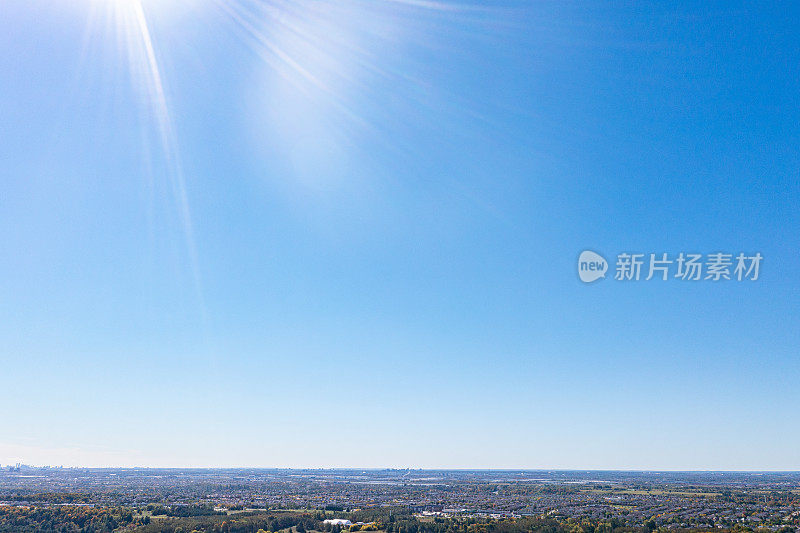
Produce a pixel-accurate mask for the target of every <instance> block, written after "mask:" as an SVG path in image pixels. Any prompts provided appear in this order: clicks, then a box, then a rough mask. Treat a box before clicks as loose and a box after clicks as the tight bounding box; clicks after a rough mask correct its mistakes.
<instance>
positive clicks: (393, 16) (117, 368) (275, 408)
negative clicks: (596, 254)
mask: <svg viewBox="0 0 800 533" xmlns="http://www.w3.org/2000/svg"><path fill="white" fill-rule="evenodd" d="M141 1H142V3H141V5H139V4H138V2H137V0H92V1H90V0H69V1H68V0H60V1H53V0H3V1H2V2H0V185H2V189H0V250H2V254H0V360H1V361H2V371H0V419H2V423H0V463H4V464H6V463H11V462H16V461H23V462H27V463H33V464H64V465H84V466H105V465H109V466H130V465H149V466H298V467H299V466H303V467H306V466H309V467H317V466H319V467H328V466H354V467H384V466H392V467H462V468H485V467H493V468H609V469H735V470H742V469H759V470H761V469H794V470H798V469H800V447H798V445H797V443H798V442H800V407H798V406H800V387H798V383H800V353H799V352H800V289H798V280H799V279H800V261H799V259H800V149H799V148H798V147H799V146H800V135H798V134H799V133H800V101H799V98H798V97H799V95H800V87H799V85H798V80H800V37H798V36H799V35H800V18H799V16H800V12H799V11H798V5H797V4H796V3H761V4H758V5H757V6H756V5H753V4H751V3H749V2H730V1H725V2H669V3H660V2H659V3H656V2H653V3H649V4H647V3H638V2H637V3H608V2H584V1H581V2H563V3H562V2H542V3H540V2H522V1H519V2H514V1H504V2H486V3H482V4H478V3H473V4H463V3H462V4H456V3H451V2H442V3H434V2H404V1H388V0H380V1H375V2H367V1H366V0H344V1H337V2H334V1H333V0H318V1H312V0H300V1H298V2H288V3H284V2H277V1H276V2H259V1H257V0H238V1H234V0H231V1H230V2H222V3H220V2H218V1H216V0H194V1H189V0H172V1H169V0H161V1H156V0H141ZM231 6H233V7H231ZM139 7H141V11H139ZM145 29H146V32H145V31H144V30H145ZM149 45H152V47H150V46H149ZM161 89H163V96H164V99H163V100H162V99H161ZM584 249H592V250H598V251H601V252H603V253H605V254H607V256H611V255H614V254H616V253H617V252H620V251H641V252H670V253H675V252H680V251H699V252H703V253H711V252H716V251H729V252H739V251H745V252H761V253H762V254H763V256H764V257H765V259H764V263H763V265H762V271H761V277H760V279H759V280H758V281H757V282H752V283H733V282H729V283H720V284H714V283H711V282H701V283H694V284H692V283H681V282H678V281H671V282H650V283H645V282H640V283H629V284H625V283H620V282H615V281H613V280H610V279H608V280H604V281H602V282H599V283H597V284H593V285H583V284H581V283H580V281H579V280H578V278H577V275H576V265H575V263H576V259H577V256H578V254H579V253H580V251H582V250H584Z"/></svg>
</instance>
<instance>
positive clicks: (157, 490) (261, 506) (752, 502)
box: [0, 465, 800, 533]
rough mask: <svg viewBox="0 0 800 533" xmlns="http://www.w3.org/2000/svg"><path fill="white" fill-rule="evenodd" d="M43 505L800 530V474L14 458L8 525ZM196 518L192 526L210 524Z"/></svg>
mask: <svg viewBox="0 0 800 533" xmlns="http://www.w3.org/2000/svg"><path fill="white" fill-rule="evenodd" d="M70 510H72V511H74V510H80V511H81V512H82V513H84V514H86V513H88V514H89V515H90V516H91V518H89V519H88V522H86V521H84V523H83V525H80V524H79V523H78V522H74V521H70V520H68V517H69V516H71V515H70V514H69V513H67V511H70ZM42 511H47V512H45V513H44V514H45V515H46V516H47V517H48V520H53V519H54V517H57V516H60V515H61V514H64V513H67V514H66V515H65V517H67V518H64V520H65V521H64V522H63V523H59V524H54V525H58V527H56V528H55V529H57V530H59V531H67V532H68V531H114V530H136V528H137V527H141V528H145V529H143V531H178V530H177V527H181V526H180V525H177V526H176V525H175V524H179V523H181V521H186V520H191V519H194V520H198V517H204V518H203V520H205V522H204V524H207V525H209V526H210V527H211V529H206V530H209V531H215V530H216V529H213V527H214V526H215V525H216V526H219V527H222V524H225V525H226V527H227V528H228V529H227V531H238V530H239V529H236V527H235V524H236V523H237V522H238V521H241V520H246V521H248V522H247V523H248V524H249V525H247V526H245V527H244V528H243V529H240V530H241V531H250V530H252V531H254V532H255V531H258V530H259V529H263V530H264V531H282V530H287V532H288V531H289V530H292V528H294V529H293V531H296V532H299V533H303V531H302V530H308V531H312V530H326V531H342V530H346V531H358V530H366V531H369V530H383V531H387V530H391V525H392V524H395V525H396V524H401V523H408V524H415V526H413V527H409V526H405V529H403V530H402V532H401V533H405V532H406V531H407V532H408V533H412V532H413V531H438V529H436V530H431V529H429V528H430V527H433V526H437V525H438V526H442V527H444V526H443V525H447V529H443V531H447V530H454V529H453V527H456V526H459V525H462V526H474V525H475V524H486V525H490V524H495V525H497V524H505V525H506V527H509V524H516V525H519V524H526V526H525V528H524V529H525V530H526V531H528V530H537V529H538V527H539V526H540V525H541V524H551V525H558V526H561V527H564V528H566V531H573V532H574V533H579V532H578V530H580V531H583V532H585V533H594V532H604V531H614V530H617V529H619V530H621V531H654V530H659V531H661V530H693V531H696V530H710V529H715V530H719V529H724V530H737V531H775V532H781V533H789V532H792V533H793V532H795V531H800V473H734V472H686V473H678V472H612V471H608V472H600V471H491V470H475V471H468V470H451V471H445V470H441V471H438V470H398V469H387V470H260V469H192V470H173V469H78V468H61V467H47V468H33V467H27V466H24V465H14V466H9V467H4V468H3V469H2V472H1V473H0V531H17V530H19V531H22V530H25V531H37V530H47V529H46V528H41V527H40V526H41V524H38V525H37V524H36V523H35V522H34V521H31V522H30V523H25V520H26V518H25V517H26V516H27V517H28V518H30V517H31V516H39V515H41V513H42ZM55 511H57V512H55ZM97 516H102V517H103V518H102V520H101V521H98V520H94V521H93V518H96V517H97ZM259 520H261V521H262V522H263V524H262V525H261V526H259V527H258V528H255V526H254V525H253V524H254V523H255V522H257V521H259ZM20 521H22V522H20ZM531 524H538V526H537V525H531ZM200 525H201V526H202V524H200ZM20 526H23V527H20ZM111 526H114V527H111ZM264 526H266V527H264ZM192 527H193V529H188V530H187V529H186V528H183V529H182V530H183V531H192V530H197V531H202V530H203V529H199V528H198V527H197V524H195V525H193V526H192ZM397 527H401V526H397ZM414 527H416V529H414ZM492 527H495V526H492ZM147 528H149V529H147ZM153 528H156V529H153ZM426 528H428V529H426ZM223 530H224V529H220V531H223ZM455 530H457V529H455ZM490 530H491V528H490ZM512 530H514V529H513V528H512ZM398 531H399V530H398Z"/></svg>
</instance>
